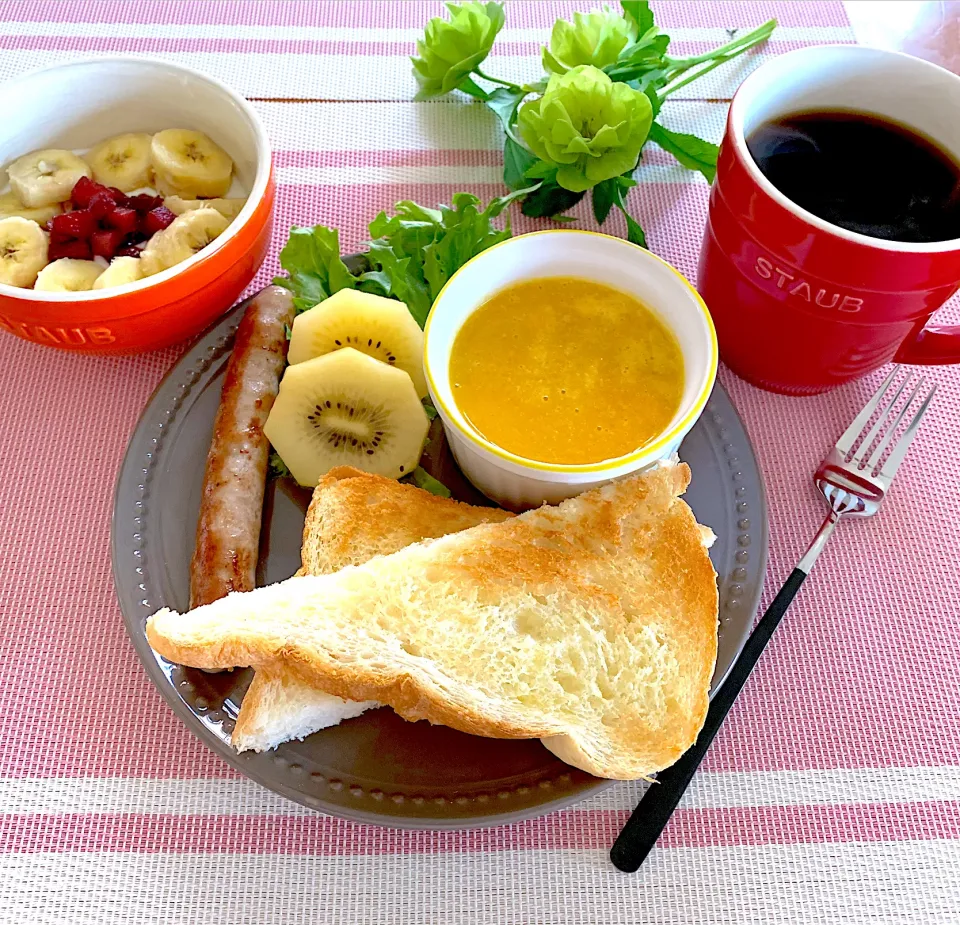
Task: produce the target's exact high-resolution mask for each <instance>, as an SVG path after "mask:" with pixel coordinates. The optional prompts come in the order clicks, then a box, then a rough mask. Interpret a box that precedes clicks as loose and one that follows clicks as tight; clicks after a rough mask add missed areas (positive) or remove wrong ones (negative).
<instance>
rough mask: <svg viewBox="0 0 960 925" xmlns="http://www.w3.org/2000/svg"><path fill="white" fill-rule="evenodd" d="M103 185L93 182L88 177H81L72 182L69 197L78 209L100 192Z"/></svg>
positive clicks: (87, 203)
mask: <svg viewBox="0 0 960 925" xmlns="http://www.w3.org/2000/svg"><path fill="white" fill-rule="evenodd" d="M103 189H104V187H102V186H101V185H100V184H99V183H94V182H93V180H91V179H90V178H89V177H81V178H80V179H79V180H77V182H76V183H74V184H73V190H72V191H71V193H70V199H71V200H72V201H73V204H74V205H75V206H76V207H77V208H78V209H85V208H86V207H87V206H88V205H90V200H91V199H92V198H93V197H94V195H95V194H96V193H99V192H102V191H103Z"/></svg>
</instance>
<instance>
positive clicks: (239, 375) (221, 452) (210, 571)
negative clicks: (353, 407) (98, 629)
mask: <svg viewBox="0 0 960 925" xmlns="http://www.w3.org/2000/svg"><path fill="white" fill-rule="evenodd" d="M293 315H294V311H293V299H292V297H291V295H290V293H289V292H287V290H286V289H281V288H280V287H279V286H268V287H267V288H266V289H263V290H262V291H261V292H259V293H257V295H256V296H254V297H253V300H252V301H251V302H250V305H249V306H248V307H247V310H246V312H244V315H243V319H242V320H241V322H240V326H239V327H238V328H237V335H236V339H235V341H234V347H233V354H232V355H231V357H230V362H229V363H228V364H227V374H226V378H225V379H224V382H223V392H222V393H221V396H220V407H219V408H218V409H217V416H216V418H215V419H214V423H213V438H212V439H211V441H210V451H209V453H208V454H207V467H206V472H205V473H204V477H203V496H202V498H201V501H200V520H199V522H198V523H197V544H196V548H195V550H194V554H193V561H192V563H191V566H190V606H191V607H199V606H200V605H201V604H209V603H210V602H211V601H215V600H217V599H218V598H221V597H224V596H225V595H226V594H229V593H230V592H231V591H252V590H253V588H254V587H255V584H256V571H257V556H258V553H259V547H260V521H261V518H262V515H263V493H264V488H265V486H266V481H267V465H268V459H269V453H270V446H269V443H268V441H267V438H266V437H265V436H264V435H263V425H264V423H265V422H266V420H267V415H268V414H269V413H270V409H271V407H273V402H274V399H275V398H276V397H277V391H278V389H279V387H280V376H281V374H282V373H283V368H284V365H285V363H286V356H287V336H286V325H289V324H292V323H293Z"/></svg>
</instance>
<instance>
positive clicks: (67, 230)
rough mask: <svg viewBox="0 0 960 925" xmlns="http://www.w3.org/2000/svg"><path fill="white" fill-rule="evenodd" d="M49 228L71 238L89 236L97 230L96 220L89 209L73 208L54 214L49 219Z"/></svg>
mask: <svg viewBox="0 0 960 925" xmlns="http://www.w3.org/2000/svg"><path fill="white" fill-rule="evenodd" d="M50 230H51V231H53V232H56V233H57V234H62V235H68V236H69V237H71V238H89V237H90V235H92V234H93V233H94V232H95V231H96V230H97V220H96V219H95V218H94V217H93V213H92V212H91V211H90V210H89V209H75V210H74V211H73V212H64V213H63V214H62V215H55V216H54V217H53V218H52V219H51V221H50Z"/></svg>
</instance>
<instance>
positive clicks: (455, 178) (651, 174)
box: [276, 164, 707, 186]
mask: <svg viewBox="0 0 960 925" xmlns="http://www.w3.org/2000/svg"><path fill="white" fill-rule="evenodd" d="M276 177H277V182H278V183H280V184H282V185H288V186H290V185H302V186H377V185H383V184H385V183H393V184H395V183H414V184H418V185H419V184H445V185H460V186H469V185H470V184H474V183H493V184H499V183H500V182H501V181H502V179H503V168H502V167H280V168H278V169H277V171H276ZM636 177H637V179H638V180H643V181H645V182H650V183H676V184H681V185H688V184H691V183H702V184H704V185H706V182H707V181H706V180H705V179H704V178H703V177H702V176H701V175H700V174H699V173H695V172H693V171H691V170H686V169H685V168H683V167H681V166H680V165H679V164H671V165H659V164H658V165H651V166H644V167H643V168H641V170H640V171H639V172H638V173H637V175H636Z"/></svg>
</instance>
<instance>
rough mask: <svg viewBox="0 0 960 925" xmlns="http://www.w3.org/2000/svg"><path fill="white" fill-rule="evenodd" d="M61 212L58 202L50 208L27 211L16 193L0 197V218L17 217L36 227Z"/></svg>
mask: <svg viewBox="0 0 960 925" xmlns="http://www.w3.org/2000/svg"><path fill="white" fill-rule="evenodd" d="M62 211H63V209H62V207H61V206H60V203H59V202H55V203H54V204H53V205H52V206H40V208H38V209H29V208H27V206H25V205H24V204H23V203H22V202H21V201H20V197H19V196H18V195H17V194H16V193H4V194H3V195H2V196H0V218H11V217H13V216H18V217H20V218H28V219H30V221H31V222H36V223H37V224H38V225H45V224H46V223H47V222H48V221H49V220H50V219H51V218H53V217H54V215H59V214H60V213H61V212H62Z"/></svg>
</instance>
